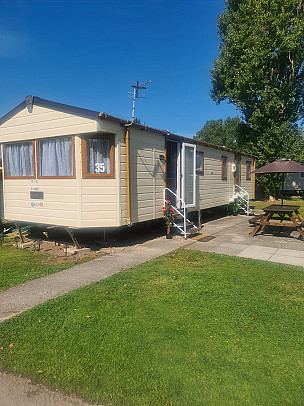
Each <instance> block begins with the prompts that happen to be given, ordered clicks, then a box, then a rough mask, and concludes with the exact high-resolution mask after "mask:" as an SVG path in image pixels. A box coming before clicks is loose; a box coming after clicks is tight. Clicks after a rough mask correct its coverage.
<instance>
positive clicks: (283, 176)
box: [281, 173, 285, 206]
mask: <svg viewBox="0 0 304 406" xmlns="http://www.w3.org/2000/svg"><path fill="white" fill-rule="evenodd" d="M284 179H285V173H282V203H281V205H282V206H283V190H284Z"/></svg>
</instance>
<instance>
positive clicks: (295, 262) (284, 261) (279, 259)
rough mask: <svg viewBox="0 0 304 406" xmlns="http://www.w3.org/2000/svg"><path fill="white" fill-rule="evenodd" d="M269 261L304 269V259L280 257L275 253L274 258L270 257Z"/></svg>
mask: <svg viewBox="0 0 304 406" xmlns="http://www.w3.org/2000/svg"><path fill="white" fill-rule="evenodd" d="M269 261H270V262H277V263H281V264H288V265H297V266H303V267H304V258H299V257H288V256H286V255H278V254H277V253H275V254H274V255H273V256H272V257H270V259H269Z"/></svg>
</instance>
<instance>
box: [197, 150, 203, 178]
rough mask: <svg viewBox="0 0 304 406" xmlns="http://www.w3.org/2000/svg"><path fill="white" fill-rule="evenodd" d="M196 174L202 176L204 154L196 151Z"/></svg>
mask: <svg viewBox="0 0 304 406" xmlns="http://www.w3.org/2000/svg"><path fill="white" fill-rule="evenodd" d="M196 172H197V173H201V174H202V175H203V174H204V153H203V152H199V151H196Z"/></svg>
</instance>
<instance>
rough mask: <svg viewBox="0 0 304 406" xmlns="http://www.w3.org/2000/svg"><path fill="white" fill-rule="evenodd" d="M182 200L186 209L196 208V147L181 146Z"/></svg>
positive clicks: (185, 144) (191, 145) (192, 145)
mask: <svg viewBox="0 0 304 406" xmlns="http://www.w3.org/2000/svg"><path fill="white" fill-rule="evenodd" d="M181 169H182V173H181V175H182V176H181V178H182V182H181V184H182V188H181V189H182V199H183V200H184V202H185V203H186V208H188V207H196V145H194V144H187V143H183V144H182V168H181Z"/></svg>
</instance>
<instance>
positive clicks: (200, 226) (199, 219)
mask: <svg viewBox="0 0 304 406" xmlns="http://www.w3.org/2000/svg"><path fill="white" fill-rule="evenodd" d="M197 217H198V229H199V230H200V229H201V228H202V219H201V211H200V210H198V212H197Z"/></svg>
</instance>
